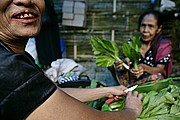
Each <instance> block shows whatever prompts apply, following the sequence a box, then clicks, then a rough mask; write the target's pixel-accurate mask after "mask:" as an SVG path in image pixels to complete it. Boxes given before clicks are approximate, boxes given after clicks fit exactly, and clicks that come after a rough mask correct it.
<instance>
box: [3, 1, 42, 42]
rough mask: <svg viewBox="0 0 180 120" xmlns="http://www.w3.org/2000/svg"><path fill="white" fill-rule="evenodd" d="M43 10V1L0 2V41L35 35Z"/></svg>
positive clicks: (38, 28) (39, 25)
mask: <svg viewBox="0 0 180 120" xmlns="http://www.w3.org/2000/svg"><path fill="white" fill-rule="evenodd" d="M43 9H44V0H0V39H2V38H8V39H11V38H18V37H23V38H27V37H30V36H34V35H36V34H37V33H38V32H39V30H40V27H41V17H42V12H43Z"/></svg>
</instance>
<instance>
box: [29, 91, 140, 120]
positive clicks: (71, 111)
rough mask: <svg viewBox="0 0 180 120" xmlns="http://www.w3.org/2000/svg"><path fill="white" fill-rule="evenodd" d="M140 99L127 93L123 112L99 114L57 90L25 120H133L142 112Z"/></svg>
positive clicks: (99, 112)
mask: <svg viewBox="0 0 180 120" xmlns="http://www.w3.org/2000/svg"><path fill="white" fill-rule="evenodd" d="M141 99H142V95H141V94H140V95H138V94H137V92H134V94H132V93H131V92H129V93H128V94H127V97H126V106H125V110H123V111H118V112H101V111H98V110H96V109H93V108H91V107H89V106H87V105H85V104H83V103H81V102H80V101H78V100H75V99H73V98H72V97H70V96H69V95H67V94H66V93H64V92H62V91H61V90H59V89H57V90H56V91H55V92H54V93H53V94H52V96H51V97H50V98H48V99H47V100H46V101H45V102H44V103H43V104H42V105H40V106H39V107H38V108H37V109H36V110H34V111H33V112H32V113H31V114H30V115H29V116H28V118H27V120H135V119H136V118H137V117H138V116H139V115H140V113H141V111H142V103H141Z"/></svg>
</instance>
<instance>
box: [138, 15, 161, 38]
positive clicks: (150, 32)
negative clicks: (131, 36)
mask: <svg viewBox="0 0 180 120" xmlns="http://www.w3.org/2000/svg"><path fill="white" fill-rule="evenodd" d="M160 31H161V28H159V27H158V21H157V19H156V18H155V17H154V15H152V14H149V15H146V16H144V18H143V19H142V22H141V24H140V33H141V38H142V39H143V40H144V41H152V40H153V39H154V37H155V36H156V34H158V33H159V32H160Z"/></svg>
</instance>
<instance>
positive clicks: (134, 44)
mask: <svg viewBox="0 0 180 120" xmlns="http://www.w3.org/2000/svg"><path fill="white" fill-rule="evenodd" d="M140 48H141V42H140V37H139V36H137V35H136V36H134V37H132V40H131V43H130V44H127V43H124V44H123V46H122V50H123V53H124V55H125V56H126V57H128V58H129V59H130V61H131V62H133V63H134V68H137V65H138V62H139V58H140V55H141V53H140Z"/></svg>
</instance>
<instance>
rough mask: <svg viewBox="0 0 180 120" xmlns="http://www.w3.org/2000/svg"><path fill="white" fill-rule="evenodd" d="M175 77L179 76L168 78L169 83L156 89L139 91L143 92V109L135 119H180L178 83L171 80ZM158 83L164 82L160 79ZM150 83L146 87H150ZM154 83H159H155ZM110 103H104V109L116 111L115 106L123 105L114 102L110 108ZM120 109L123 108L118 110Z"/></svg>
mask: <svg viewBox="0 0 180 120" xmlns="http://www.w3.org/2000/svg"><path fill="white" fill-rule="evenodd" d="M171 79H172V80H171ZM177 79H178V80H180V79H179V77H177V78H168V80H169V85H168V86H166V87H164V88H161V89H157V90H156V91H154V90H151V89H150V90H149V92H145V93H142V92H141V93H142V94H143V99H142V102H143V110H142V113H141V115H140V116H139V117H138V118H137V120H180V87H179V85H180V83H178V82H173V80H177ZM160 83H164V82H161V81H160ZM152 85H153V84H151V86H148V87H152ZM154 85H159V84H157V83H156V84H154ZM144 86H147V85H144ZM140 88H143V87H140ZM144 88H145V87H144ZM146 89H147V87H146ZM141 91H142V90H141ZM111 104H112V103H110V104H109V106H108V105H106V111H116V110H118V109H117V107H119V106H121V107H122V105H123V104H122V103H119V105H117V104H115V105H114V106H115V108H116V109H112V108H111V107H110V106H111ZM108 107H109V108H108ZM113 108H114V107H113ZM103 109H104V108H102V111H103ZM122 109H124V108H121V109H120V110H122Z"/></svg>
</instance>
